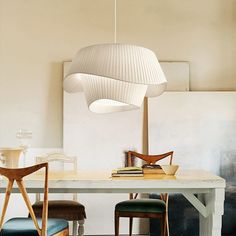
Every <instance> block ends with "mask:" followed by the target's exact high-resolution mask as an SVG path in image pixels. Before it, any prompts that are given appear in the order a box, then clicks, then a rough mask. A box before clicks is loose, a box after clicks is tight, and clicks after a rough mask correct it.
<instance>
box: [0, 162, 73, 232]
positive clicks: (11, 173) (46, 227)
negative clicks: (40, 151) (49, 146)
mask: <svg viewBox="0 0 236 236" xmlns="http://www.w3.org/2000/svg"><path fill="white" fill-rule="evenodd" d="M41 168H45V182H44V200H43V212H42V216H41V217H42V218H40V219H37V218H36V216H35V213H34V211H33V208H32V206H31V203H30V200H29V197H28V195H27V192H26V189H25V186H24V183H23V178H24V177H25V176H27V175H29V174H32V173H34V172H36V171H38V170H39V169H41ZM0 174H1V175H3V176H5V177H7V178H8V185H7V189H6V193H5V200H4V204H3V210H2V215H1V219H0V235H1V236H38V235H40V236H67V235H69V227H68V222H67V221H66V220H63V219H48V164H47V163H42V164H39V165H34V166H31V167H26V168H18V169H9V168H2V167H0ZM14 181H16V183H17V185H18V188H19V190H20V193H21V195H22V196H23V199H24V201H25V204H26V206H27V208H28V210H29V212H30V216H31V218H29V217H26V218H20V217H17V218H12V219H10V220H8V221H7V222H6V223H5V224H3V222H4V217H5V214H6V210H7V206H8V202H9V198H10V195H11V191H12V187H13V183H14ZM40 226H41V227H40Z"/></svg>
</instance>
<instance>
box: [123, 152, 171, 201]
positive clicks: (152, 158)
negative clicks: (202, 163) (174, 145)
mask: <svg viewBox="0 0 236 236" xmlns="http://www.w3.org/2000/svg"><path fill="white" fill-rule="evenodd" d="M173 153H174V152H173V151H171V152H167V153H163V154H159V155H145V154H141V153H138V152H134V151H128V155H127V164H128V166H134V160H133V157H137V158H140V159H141V160H143V161H145V162H146V163H147V164H148V165H154V164H155V163H156V162H157V161H160V160H162V159H164V158H166V157H170V160H169V164H170V165H171V164H172V159H173ZM137 196H138V194H137V193H136V194H135V195H133V193H130V194H129V198H130V199H133V198H134V199H135V198H137ZM160 197H161V199H162V200H163V201H165V202H166V205H168V194H166V193H164V194H163V193H161V194H160Z"/></svg>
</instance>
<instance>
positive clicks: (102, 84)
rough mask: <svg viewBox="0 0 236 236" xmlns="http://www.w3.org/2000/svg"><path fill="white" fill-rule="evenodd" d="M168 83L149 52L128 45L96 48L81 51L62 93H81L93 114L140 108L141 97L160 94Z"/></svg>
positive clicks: (104, 45)
mask: <svg viewBox="0 0 236 236" xmlns="http://www.w3.org/2000/svg"><path fill="white" fill-rule="evenodd" d="M166 83H167V80H166V78H165V75H164V73H163V71H162V69H161V66H160V64H159V62H158V60H157V58H156V55H155V54H154V53H153V52H152V51H151V50H149V49H147V48H144V47H140V46H136V45H127V44H117V43H111V44H98V45H92V46H89V47H85V48H82V49H81V50H79V52H78V53H77V54H76V55H75V57H74V59H73V60H72V63H71V67H70V69H69V71H68V73H67V74H66V76H65V78H64V89H65V91H67V92H70V93H75V92H81V91H84V93H85V96H86V100H87V103H88V106H89V109H90V110H91V111H93V112H96V113H109V112H117V111H126V110H132V109H136V108H139V107H141V105H142V102H143V99H144V97H145V96H146V97H154V96H158V95H160V94H162V93H163V92H164V90H165V88H166Z"/></svg>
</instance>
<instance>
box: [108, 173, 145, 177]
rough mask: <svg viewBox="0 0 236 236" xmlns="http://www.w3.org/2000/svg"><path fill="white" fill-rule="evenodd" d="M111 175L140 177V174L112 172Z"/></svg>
mask: <svg viewBox="0 0 236 236" xmlns="http://www.w3.org/2000/svg"><path fill="white" fill-rule="evenodd" d="M111 176H112V177H142V176H143V173H142V174H118V173H112V174H111Z"/></svg>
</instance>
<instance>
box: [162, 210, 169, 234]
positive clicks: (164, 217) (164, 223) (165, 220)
mask: <svg viewBox="0 0 236 236" xmlns="http://www.w3.org/2000/svg"><path fill="white" fill-rule="evenodd" d="M162 218H163V235H164V236H168V235H169V232H168V228H167V227H168V225H167V214H166V213H164V214H163V216H162Z"/></svg>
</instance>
